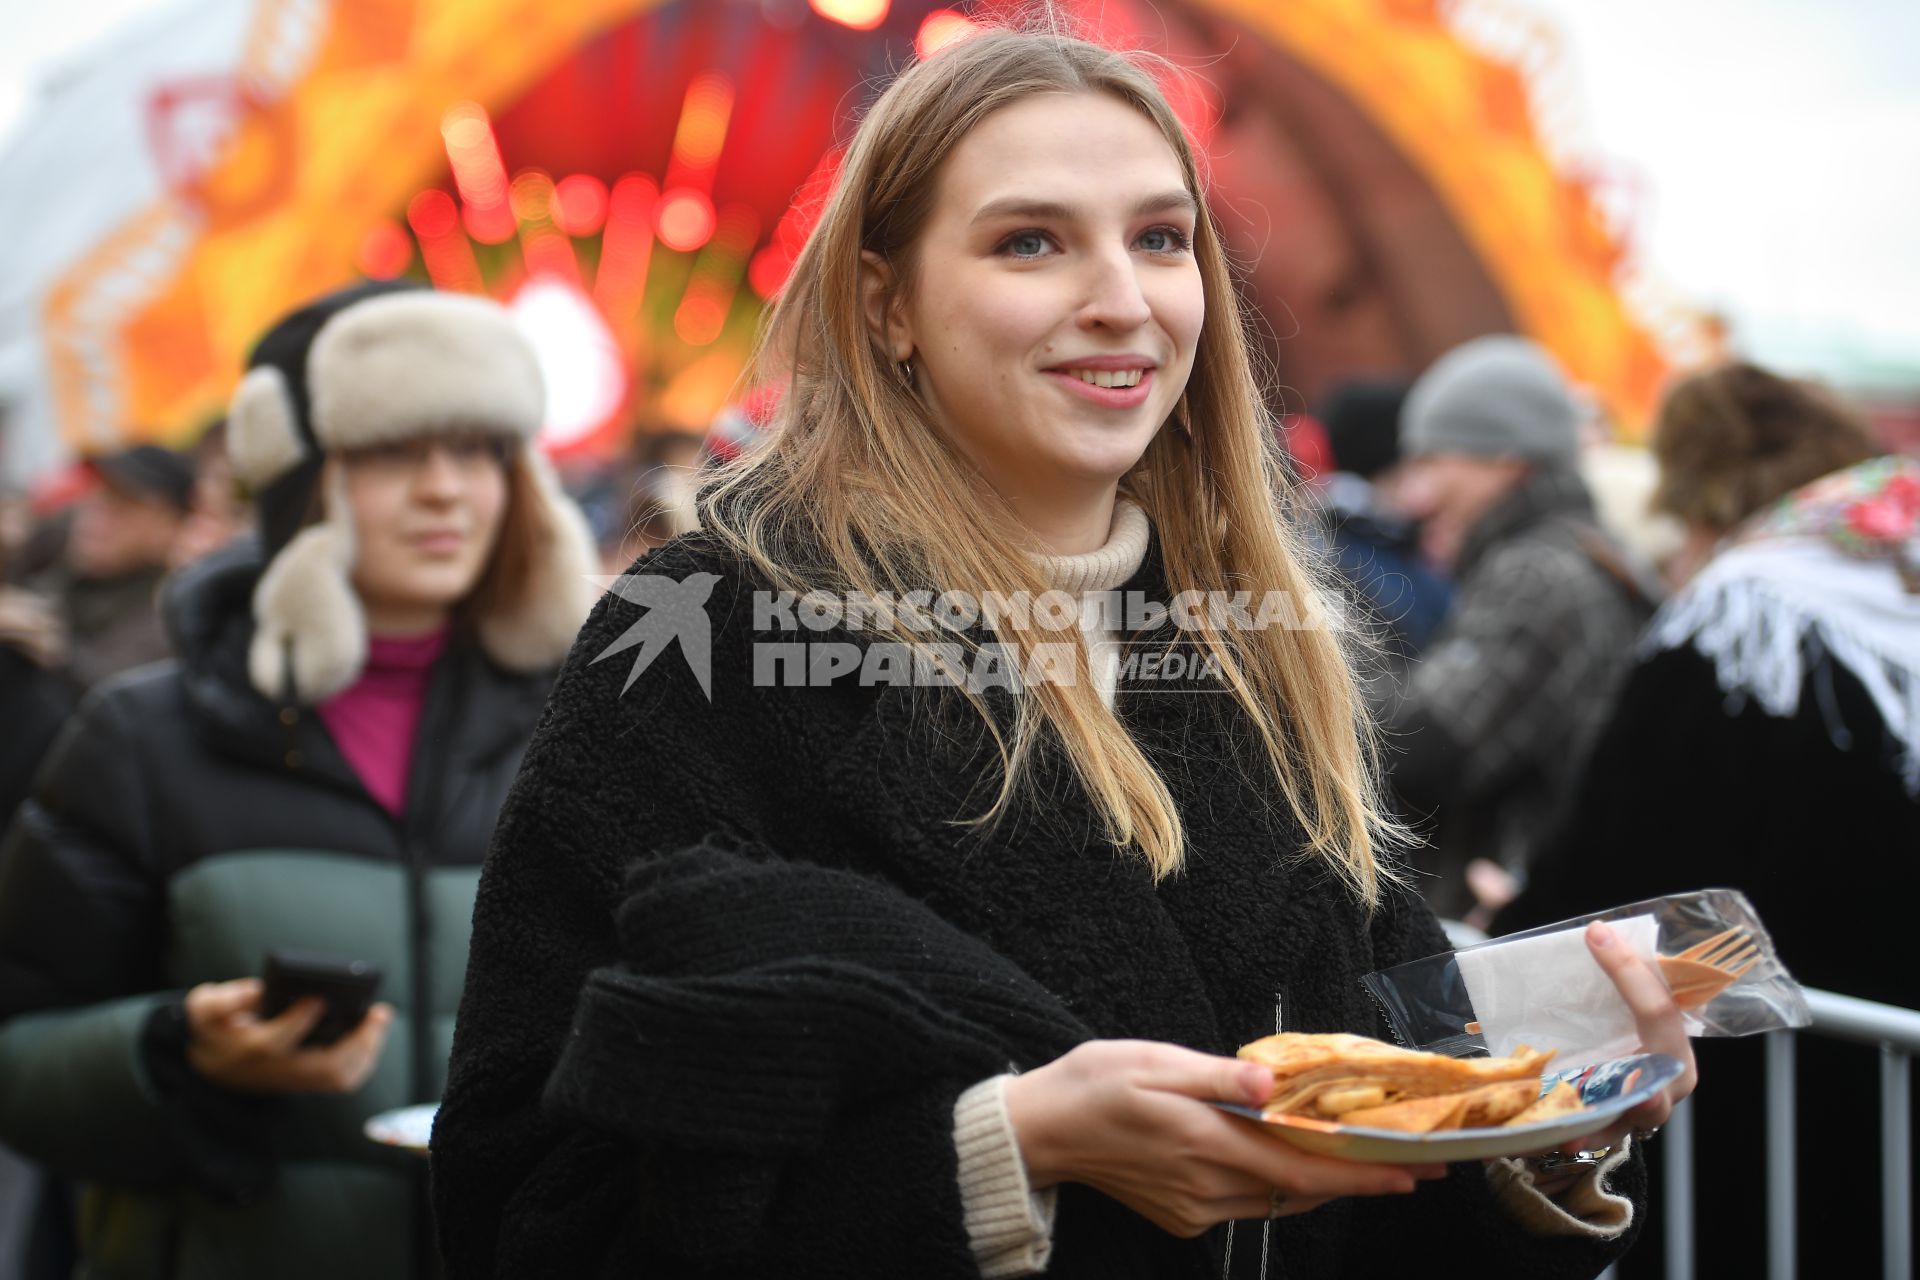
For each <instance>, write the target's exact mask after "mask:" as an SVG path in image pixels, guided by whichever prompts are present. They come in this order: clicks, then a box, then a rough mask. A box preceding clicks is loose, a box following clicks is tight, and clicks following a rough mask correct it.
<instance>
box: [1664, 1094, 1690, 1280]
mask: <svg viewBox="0 0 1920 1280" xmlns="http://www.w3.org/2000/svg"><path fill="white" fill-rule="evenodd" d="M1660 1148H1661V1150H1660V1160H1661V1163H1660V1173H1661V1178H1660V1202H1661V1208H1662V1209H1663V1210H1664V1211H1665V1213H1666V1215H1667V1239H1666V1246H1667V1280H1693V1100H1692V1099H1691V1098H1685V1099H1682V1100H1681V1102H1680V1105H1679V1106H1677V1107H1675V1108H1674V1109H1673V1114H1672V1115H1671V1116H1669V1117H1667V1127H1666V1128H1665V1129H1663V1130H1661V1131H1660Z"/></svg>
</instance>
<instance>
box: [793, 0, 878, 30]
mask: <svg viewBox="0 0 1920 1280" xmlns="http://www.w3.org/2000/svg"><path fill="white" fill-rule="evenodd" d="M809 2H810V3H811V4H812V5H813V11H814V12H815V13H817V14H819V15H820V16H821V17H823V18H826V19H827V20H829V21H831V22H837V23H839V24H840V25H841V26H843V27H852V28H853V29H854V30H855V31H871V30H873V29H874V28H875V27H877V26H879V25H880V24H881V23H882V22H885V21H886V19H887V9H888V8H889V7H891V0H809Z"/></svg>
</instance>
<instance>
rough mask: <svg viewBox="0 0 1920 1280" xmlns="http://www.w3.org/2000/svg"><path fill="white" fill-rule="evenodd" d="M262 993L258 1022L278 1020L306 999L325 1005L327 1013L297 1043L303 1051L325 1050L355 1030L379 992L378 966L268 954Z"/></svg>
mask: <svg viewBox="0 0 1920 1280" xmlns="http://www.w3.org/2000/svg"><path fill="white" fill-rule="evenodd" d="M261 978H262V980H263V981H264V982H265V984H266V991H265V992H264V993H263V994H262V995H261V997H260V1017H261V1019H262V1020H263V1021H264V1020H266V1019H268V1018H276V1017H279V1016H280V1015H281V1014H282V1013H285V1012H286V1010H287V1006H289V1005H291V1004H292V1003H293V1002H294V1001H296V1000H300V999H303V998H305V997H307V996H318V997H320V998H321V999H322V1000H324V1001H326V1002H327V1007H326V1011H325V1012H324V1013H322V1014H321V1015H320V1021H318V1022H316V1023H314V1024H313V1030H312V1031H309V1032H308V1033H307V1038H306V1039H304V1040H302V1041H301V1042H300V1047H301V1048H302V1049H311V1048H314V1047H316V1046H319V1045H329V1044H332V1043H333V1042H334V1041H336V1040H338V1039H339V1038H340V1037H341V1036H344V1035H346V1034H347V1032H349V1031H351V1030H353V1029H354V1028H355V1027H357V1026H359V1025H360V1020H361V1019H362V1018H365V1017H366V1016H367V1010H368V1009H370V1008H371V1007H372V1006H373V996H374V993H375V992H376V991H378V990H379V989H380V966H379V965H377V964H374V963H373V962H372V961H370V960H342V959H340V958H339V957H338V956H330V955H324V954H322V953H320V952H317V951H292V950H281V951H269V952H267V963H266V966H265V968H264V969H263V970H262V971H261Z"/></svg>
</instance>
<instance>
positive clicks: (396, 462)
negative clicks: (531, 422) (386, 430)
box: [340, 431, 513, 476]
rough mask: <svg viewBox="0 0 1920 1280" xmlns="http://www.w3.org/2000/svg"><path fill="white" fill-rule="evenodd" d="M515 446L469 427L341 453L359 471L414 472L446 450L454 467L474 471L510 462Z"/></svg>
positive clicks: (469, 471)
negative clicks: (436, 454)
mask: <svg viewBox="0 0 1920 1280" xmlns="http://www.w3.org/2000/svg"><path fill="white" fill-rule="evenodd" d="M512 448H513V446H512V442H511V441H509V440H507V439H505V438H504V437H501V436H497V435H489V434H487V433H485V432H479V431H468V432H457V433H454V434H450V435H438V436H425V437H421V438H416V439H412V440H395V441H393V442H392V443H390V444H373V445H366V446H364V447H362V448H358V449H345V450H342V451H341V455H340V456H341V457H342V458H344V459H345V460H346V463H347V465H348V466H349V467H352V468H353V469H354V470H355V471H359V472H371V473H374V474H379V475H391V476H413V475H417V474H419V472H420V470H421V469H422V468H423V467H425V466H426V465H427V459H428V458H430V457H431V456H433V454H434V452H435V451H439V452H442V453H444V454H446V457H447V461H448V462H450V463H452V464H453V468H454V470H456V471H458V472H460V473H461V474H463V475H470V474H473V473H475V472H478V471H481V470H484V469H485V468H487V467H504V466H506V464H507V459H508V457H509V456H511V452H512Z"/></svg>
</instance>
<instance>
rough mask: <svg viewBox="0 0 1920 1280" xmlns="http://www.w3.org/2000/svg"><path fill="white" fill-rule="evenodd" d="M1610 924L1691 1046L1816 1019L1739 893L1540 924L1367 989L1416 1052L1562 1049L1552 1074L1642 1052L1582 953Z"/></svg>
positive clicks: (1627, 1015)
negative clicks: (1596, 924)
mask: <svg viewBox="0 0 1920 1280" xmlns="http://www.w3.org/2000/svg"><path fill="white" fill-rule="evenodd" d="M1595 920H1605V921H1607V922H1608V923H1609V924H1611V925H1612V926H1613V927H1614V928H1615V930H1616V931H1617V932H1618V933H1619V934H1620V935H1621V937H1622V939H1623V940H1624V941H1625V942H1626V944H1627V945H1628V946H1630V947H1632V948H1633V949H1634V950H1635V951H1638V952H1639V953H1640V954H1641V955H1642V956H1644V957H1645V958H1647V959H1648V960H1649V961H1651V962H1653V964H1654V965H1655V970H1656V972H1658V973H1660V975H1661V977H1662V978H1663V980H1665V981H1666V983H1667V986H1668V988H1669V989H1670V990H1672V991H1673V992H1674V993H1675V999H1676V1000H1677V1001H1679V1003H1680V1005H1681V1009H1682V1013H1683V1016H1684V1017H1685V1019H1686V1024H1687V1033H1688V1034H1689V1035H1692V1036H1750V1035H1754V1034H1757V1033H1758V1032H1762V1031H1775V1030H1779V1029H1781V1028H1784V1027H1804V1026H1806V1025H1807V1024H1808V1023H1809V1022H1810V1021H1811V1020H1812V1019H1811V1017H1810V1015H1809V1014H1808V1012H1807V1002H1806V997H1805V996H1804V995H1803V994H1802V993H1801V990H1800V985H1799V984H1798V983H1797V982H1795V981H1794V980H1793V975H1792V974H1790V973H1788V972H1787V970H1786V966H1784V965H1783V964H1781V963H1780V959H1779V956H1778V955H1776V954H1775V952H1774V947H1773V939H1772V938H1771V937H1770V936H1768V934H1767V930H1766V927H1765V926H1764V925H1762V924H1761V923H1760V918H1759V916H1758V915H1757V914H1755V912H1754V910H1753V904H1752V903H1750V902H1748V901H1747V899H1746V896H1745V895H1744V894H1742V893H1740V892H1739V891H1738V890H1735V889H1701V890H1698V891H1696V892H1693V893H1682V894H1675V895H1673V896H1671V897H1665V898H1654V899H1651V900H1649V901H1646V902H1635V903H1630V904H1628V905H1626V906H1622V907H1614V908H1612V909H1610V910H1607V911H1600V912H1596V913H1594V914H1593V915H1588V916H1581V917H1579V918H1578V919H1575V920H1563V921H1561V922H1560V923H1558V924H1550V925H1543V926H1542V927H1540V928H1538V929H1530V930H1528V931H1527V932H1525V933H1516V934H1512V935H1509V936H1507V937H1504V938H1496V939H1494V940H1492V941H1490V942H1482V943H1479V944H1477V945H1475V946H1471V947H1465V948H1462V949H1461V950H1459V951H1452V952H1446V953H1442V954H1440V955H1434V956H1428V957H1426V958H1425V959H1423V960H1414V961H1410V962H1408V963H1406V964H1402V965H1396V966H1394V967H1393V968H1391V969H1382V970H1379V971H1377V972H1375V973H1370V974H1368V975H1367V976H1366V978H1365V979H1364V980H1363V981H1364V982H1365V983H1366V986H1367V989H1368V990H1369V991H1370V992H1372V993H1373V995H1374V997H1375V999H1377V1000H1378V1001H1379V1002H1380V1005H1381V1007H1382V1008H1383V1009H1384V1010H1385V1011H1386V1015H1387V1019H1388V1021H1389V1022H1390V1023H1391V1024H1392V1027H1393V1031H1394V1034H1395V1035H1396V1036H1397V1037H1399V1039H1400V1040H1401V1042H1402V1043H1403V1044H1405V1045H1407V1046H1408V1047H1409V1048H1414V1049H1424V1050H1427V1051H1428V1052H1431V1053H1445V1054H1450V1055H1452V1056H1454V1057H1473V1056H1477V1055H1480V1054H1487V1053H1492V1054H1496V1055H1505V1054H1511V1053H1512V1052H1514V1049H1515V1047H1516V1046H1517V1045H1519V1044H1527V1045H1531V1046H1533V1047H1534V1048H1536V1049H1553V1050H1556V1051H1557V1056H1556V1057H1555V1060H1554V1068H1555V1069H1556V1070H1562V1071H1564V1070H1567V1069H1569V1068H1574V1067H1581V1066H1586V1065H1588V1064H1590V1063H1595V1062H1603V1061H1606V1060H1608V1059H1611V1058H1617V1057H1620V1056H1622V1055H1624V1054H1629V1053H1632V1052H1634V1051H1635V1048H1636V1046H1637V1044H1638V1036H1637V1034H1636V1033H1635V1030H1634V1023H1633V1015H1632V1012H1631V1011H1630V1010H1629V1009H1628V1008H1627V1005H1626V1002H1625V1001H1624V1000H1622V999H1621V998H1620V995H1619V993H1618V992H1616V991H1615V990H1614V989H1613V984H1612V982H1611V981H1609V980H1608V978H1607V976H1606V974H1605V972H1604V971H1602V970H1601V968H1600V966H1599V964H1598V962H1596V961H1595V960H1594V959H1593V957H1592V955H1591V954H1590V953H1589V952H1588V951H1587V946H1586V941H1585V930H1586V926H1587V925H1588V924H1589V923H1590V922H1592V921H1595Z"/></svg>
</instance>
